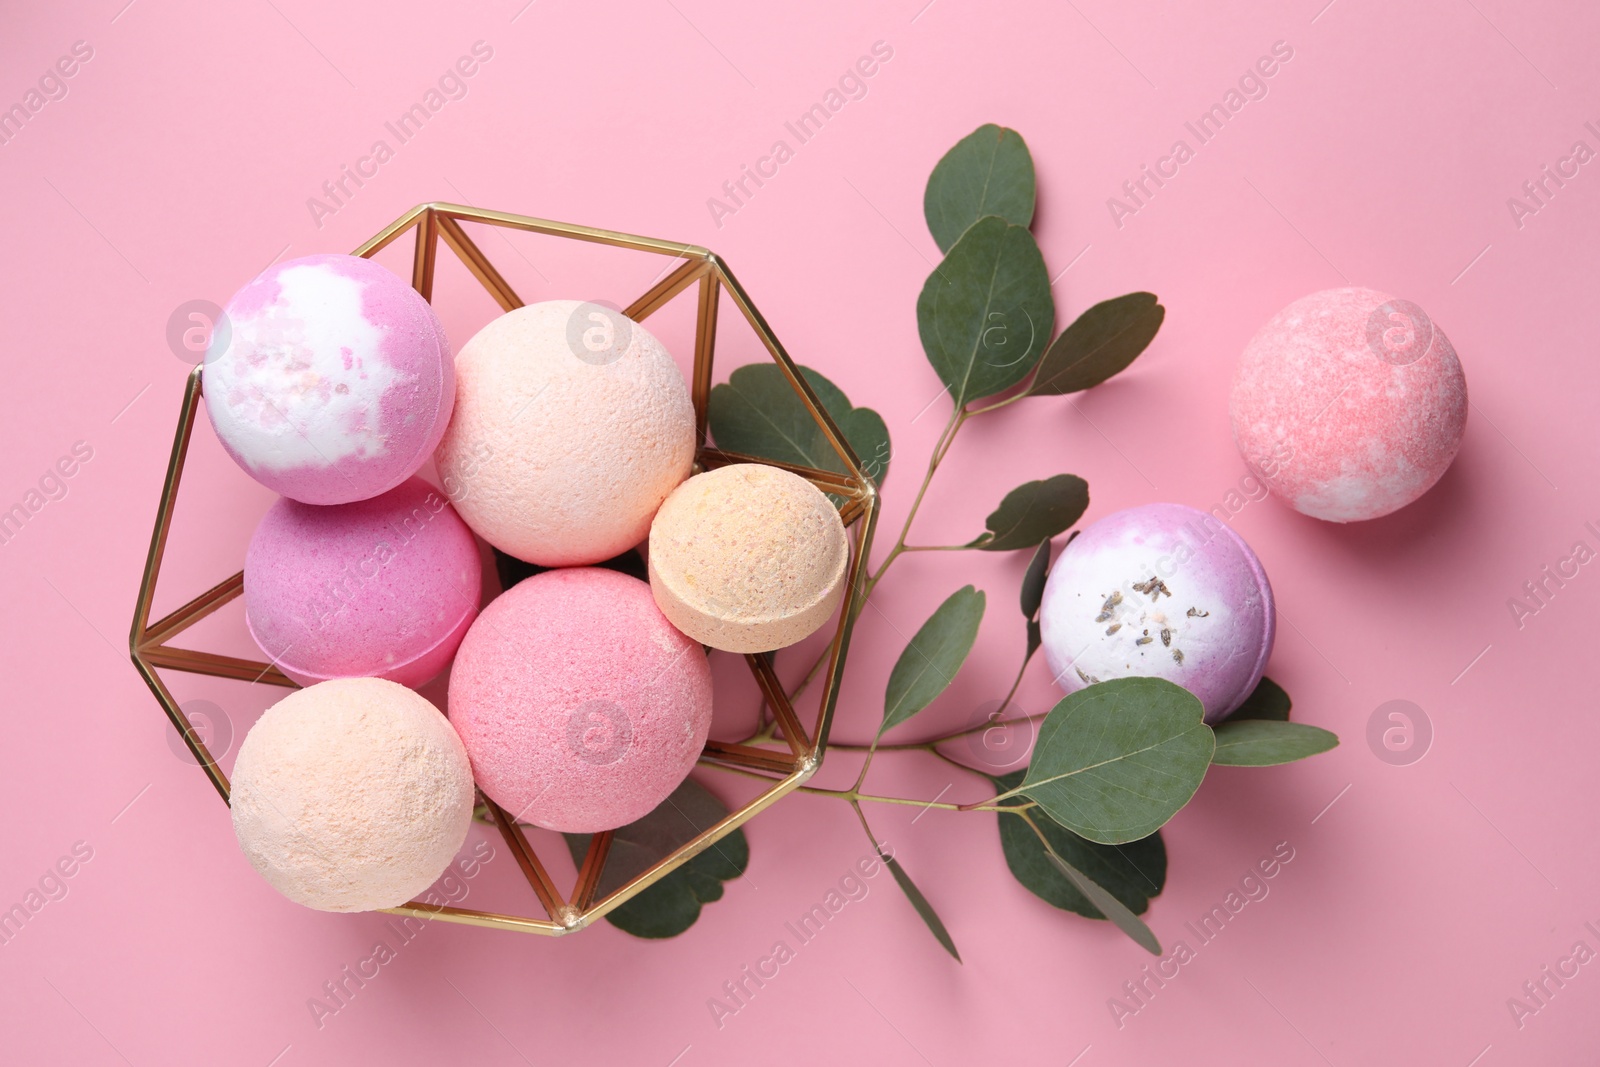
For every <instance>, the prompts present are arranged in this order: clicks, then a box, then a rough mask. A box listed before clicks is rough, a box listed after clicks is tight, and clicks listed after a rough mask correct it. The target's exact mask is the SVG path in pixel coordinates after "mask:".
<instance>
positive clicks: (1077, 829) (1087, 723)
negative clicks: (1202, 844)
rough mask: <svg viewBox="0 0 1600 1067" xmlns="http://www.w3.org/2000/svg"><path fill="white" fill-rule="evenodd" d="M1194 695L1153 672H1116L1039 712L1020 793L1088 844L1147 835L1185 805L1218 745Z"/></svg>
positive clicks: (1124, 840)
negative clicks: (1126, 674)
mask: <svg viewBox="0 0 1600 1067" xmlns="http://www.w3.org/2000/svg"><path fill="white" fill-rule="evenodd" d="M1204 713H1205V712H1204V708H1203V707H1202V706H1201V704H1200V701H1199V700H1198V699H1197V698H1196V697H1195V696H1194V695H1193V694H1192V693H1190V692H1189V691H1188V690H1186V689H1184V688H1183V687H1182V686H1178V685H1174V684H1173V683H1171V682H1168V681H1165V680H1164V679H1160V678H1114V679H1111V680H1109V681H1104V682H1098V683H1096V684H1094V685H1091V686H1089V687H1088V688H1086V689H1080V690H1079V691H1078V692H1076V693H1073V694H1071V695H1070V696H1068V697H1066V698H1064V699H1063V700H1062V701H1061V702H1060V703H1058V704H1057V705H1056V706H1055V707H1054V708H1052V709H1051V711H1050V713H1049V714H1048V715H1046V716H1045V719H1044V722H1043V723H1042V724H1040V727H1039V738H1038V740H1037V741H1036V742H1035V744H1034V750H1033V761H1032V763H1031V764H1030V765H1029V767H1028V773H1027V776H1026V778H1024V780H1023V792H1025V793H1026V794H1027V796H1028V797H1030V798H1031V799H1033V800H1035V801H1037V802H1038V803H1039V806H1040V807H1042V808H1043V809H1044V810H1045V812H1046V814H1048V815H1049V816H1050V817H1051V818H1052V819H1054V820H1055V821H1056V822H1058V823H1060V824H1061V825H1062V826H1065V827H1066V828H1067V829H1069V830H1072V831H1073V832H1074V833H1077V834H1079V835H1081V836H1083V837H1086V838H1088V839H1089V840H1091V841H1098V842H1100V843H1101V844H1106V845H1118V844H1122V843H1124V842H1127V841H1136V840H1138V839H1139V838H1141V837H1148V836H1149V835H1151V834H1153V833H1155V832H1156V831H1157V830H1158V829H1160V828H1161V827H1162V826H1164V825H1165V824H1166V822H1167V820H1168V819H1171V818H1172V816H1173V815H1175V814H1177V812H1178V810H1179V809H1180V808H1182V807H1183V806H1184V805H1185V804H1187V803H1188V802H1189V798H1191V797H1192V796H1194V792H1195V790H1196V789H1198V788H1200V782H1201V780H1202V779H1204V778H1205V774H1206V768H1207V767H1209V766H1210V765H1211V754H1212V752H1213V750H1214V749H1215V747H1216V746H1215V741H1214V739H1213V738H1212V735H1211V728H1210V727H1208V726H1207V725H1206V724H1205V721H1204Z"/></svg>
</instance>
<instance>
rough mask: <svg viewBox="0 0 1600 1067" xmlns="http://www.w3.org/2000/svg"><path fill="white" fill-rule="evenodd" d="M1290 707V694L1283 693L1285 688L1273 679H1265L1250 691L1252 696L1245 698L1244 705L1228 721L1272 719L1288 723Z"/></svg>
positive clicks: (1235, 710)
mask: <svg viewBox="0 0 1600 1067" xmlns="http://www.w3.org/2000/svg"><path fill="white" fill-rule="evenodd" d="M1289 706H1290V705H1289V694H1288V693H1285V692H1284V691H1283V687H1282V686H1280V685H1279V684H1278V683H1277V682H1274V681H1273V680H1272V679H1271V678H1267V677H1263V678H1262V679H1261V681H1259V682H1257V683H1256V687H1255V688H1254V689H1252V690H1251V691H1250V695H1249V696H1247V697H1245V698H1244V703H1243V704H1240V705H1239V706H1238V708H1236V709H1234V712H1233V714H1231V715H1229V716H1228V718H1227V721H1228V722H1240V721H1243V720H1245V719H1271V720H1273V721H1275V722H1288V721H1289Z"/></svg>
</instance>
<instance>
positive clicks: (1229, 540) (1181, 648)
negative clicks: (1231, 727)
mask: <svg viewBox="0 0 1600 1067" xmlns="http://www.w3.org/2000/svg"><path fill="white" fill-rule="evenodd" d="M1039 628H1040V633H1041V636H1042V637H1043V639H1044V654H1045V659H1046V661H1047V662H1048V663H1049V664H1050V672H1051V674H1052V675H1053V676H1054V677H1055V680H1056V684H1057V685H1059V686H1060V687H1061V688H1062V689H1063V690H1065V691H1066V692H1068V693H1074V692H1077V691H1078V690H1079V689H1083V688H1084V687H1086V686H1090V685H1093V684H1094V683H1096V682H1103V681H1106V680H1107V679H1109V678H1126V677H1132V676H1137V677H1147V678H1165V679H1167V680H1168V681H1170V682H1175V683H1177V684H1178V685H1181V686H1183V687H1184V688H1185V689H1187V690H1189V692H1191V693H1193V694H1194V695H1195V696H1197V697H1199V698H1200V702H1201V704H1203V705H1204V706H1205V712H1206V721H1207V722H1216V721H1218V720H1219V719H1221V718H1223V717H1224V716H1225V715H1227V714H1228V713H1229V712H1231V711H1233V710H1234V709H1235V708H1237V707H1238V706H1239V705H1240V704H1242V703H1243V702H1244V699H1245V697H1247V696H1249V695H1250V693H1251V691H1252V690H1253V689H1255V687H1256V683H1257V682H1259V681H1260V680H1261V674H1262V672H1263V671H1264V670H1266V666H1267V657H1268V656H1270V655H1271V654H1272V640H1273V635H1274V633H1275V632H1276V629H1277V618H1276V614H1275V610H1274V606H1273V600H1272V586H1271V585H1270V584H1269V583H1268V582H1267V573H1266V571H1265V570H1263V569H1262V567H1261V561H1260V560H1259V559H1257V558H1256V554H1255V553H1254V552H1252V551H1251V550H1250V546H1249V545H1247V544H1245V543H1244V540H1243V539H1242V538H1241V537H1240V536H1239V535H1238V534H1236V533H1234V532H1233V530H1232V529H1231V528H1230V527H1228V526H1227V525H1226V524H1224V523H1222V522H1219V521H1218V520H1217V519H1216V518H1215V517H1214V516H1212V515H1209V514H1207V513H1206V512H1203V511H1197V510H1195V509H1194V508H1191V507H1185V506H1184V505H1182V504H1146V505H1144V506H1142V507H1137V508H1128V509H1127V510H1126V511H1119V512H1116V513H1114V514H1112V515H1108V516H1106V517H1105V518H1103V519H1101V520H1100V521H1099V522H1096V523H1094V524H1093V525H1092V526H1089V527H1088V528H1087V529H1085V530H1084V531H1083V533H1082V534H1081V535H1079V536H1078V537H1075V538H1073V540H1072V541H1071V543H1070V544H1068V545H1067V547H1066V548H1064V549H1062V550H1061V556H1060V558H1059V559H1057V560H1056V562H1055V566H1053V567H1052V568H1051V569H1050V577H1049V578H1048V579H1046V580H1045V587H1044V600H1043V603H1042V604H1041V606H1040V609H1039Z"/></svg>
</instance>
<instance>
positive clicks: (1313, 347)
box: [1229, 289, 1467, 522]
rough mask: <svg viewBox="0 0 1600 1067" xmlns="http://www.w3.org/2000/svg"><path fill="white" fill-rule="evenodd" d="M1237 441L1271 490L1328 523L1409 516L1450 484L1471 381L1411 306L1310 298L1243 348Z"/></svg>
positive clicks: (1383, 296) (1341, 295)
mask: <svg viewBox="0 0 1600 1067" xmlns="http://www.w3.org/2000/svg"><path fill="white" fill-rule="evenodd" d="M1229 414H1230V416H1231V419H1232V422H1233V440H1234V443H1235V444H1236V445H1238V447H1239V452H1240V454H1241V455H1243V456H1244V460H1245V462H1246V463H1247V464H1248V465H1249V466H1250V467H1251V469H1252V470H1254V471H1255V472H1256V473H1257V474H1258V475H1259V476H1260V477H1261V480H1262V481H1263V482H1265V483H1266V484H1267V487H1268V488H1269V489H1271V490H1272V492H1273V493H1274V494H1275V495H1276V496H1278V497H1280V498H1282V499H1283V500H1284V501H1285V502H1287V503H1288V504H1289V506H1290V507H1292V508H1294V509H1295V510H1296V511H1298V512H1300V513H1302V514H1305V515H1310V516H1312V517H1313V518H1318V519H1327V520H1329V521H1331V522H1355V521H1358V520H1362V519H1375V518H1378V517H1379V516H1382V515H1387V514H1389V513H1390V512H1392V511H1396V510H1398V509H1400V508H1403V507H1405V506H1406V505H1407V504H1409V503H1411V502H1412V501H1413V500H1415V499H1417V498H1418V497H1419V496H1421V495H1422V494H1423V493H1425V492H1427V491H1428V489H1429V488H1430V487H1432V485H1433V484H1434V483H1435V482H1437V481H1438V480H1439V479H1440V477H1442V476H1443V474H1444V472H1445V470H1446V469H1448V468H1449V466H1450V462H1451V461H1452V460H1453V459H1455V456H1456V452H1457V451H1458V450H1459V449H1460V447H1461V437H1462V434H1463V433H1464V432H1465V430H1466V425H1467V380H1466V376H1465V375H1464V374H1463V373H1462V370H1461V361H1460V360H1459V359H1457V358H1456V351H1455V349H1454V348H1452V347H1451V345H1450V340H1449V338H1447V337H1445V335H1444V331H1443V330H1441V329H1439V326H1438V324H1437V323H1435V322H1434V321H1433V320H1432V319H1430V318H1429V317H1428V314H1427V312H1425V311H1423V310H1422V309H1421V308H1420V307H1418V306H1417V305H1416V304H1414V303H1412V302H1411V301H1409V300H1402V299H1400V298H1398V297H1393V296H1390V295H1388V294H1387V293H1380V292H1375V291H1374V290H1371V289H1329V290H1326V291H1324V292H1320V293H1312V294H1311V295H1310V296H1307V297H1303V298H1301V299H1299V300H1296V301H1295V302H1294V303H1292V304H1290V305H1289V306H1288V307H1286V308H1284V309H1283V310H1282V311H1280V312H1278V313H1277V314H1276V315H1274V316H1273V317H1272V319H1271V321H1269V322H1268V323H1267V324H1266V325H1265V326H1263V327H1262V328H1261V330H1260V331H1259V332H1258V333H1257V334H1256V335H1255V337H1254V338H1253V339H1252V340H1251V341H1250V343H1249V345H1247V346H1246V347H1245V350H1244V355H1243V356H1242V357H1241V358H1240V360H1239V368H1238V371H1237V373H1236V374H1235V375H1234V379H1233V393H1232V398H1231V400H1230V402H1229Z"/></svg>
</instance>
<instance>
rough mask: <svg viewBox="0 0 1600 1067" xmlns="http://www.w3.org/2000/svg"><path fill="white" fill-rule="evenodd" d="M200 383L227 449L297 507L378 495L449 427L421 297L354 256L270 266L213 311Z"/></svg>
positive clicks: (437, 353) (444, 350)
mask: <svg viewBox="0 0 1600 1067" xmlns="http://www.w3.org/2000/svg"><path fill="white" fill-rule="evenodd" d="M224 311H225V312H226V316H227V324H228V325H227V328H226V329H223V328H221V327H220V326H219V327H218V328H217V329H216V330H215V331H214V334H213V338H212V342H211V347H210V348H209V349H208V350H207V351H206V361H205V370H204V371H202V372H201V373H202V378H201V382H202V386H203V389H204V393H205V401H206V412H207V414H209V415H210V416H211V425H212V426H213V427H215V428H216V431H217V437H218V438H220V439H221V441H222V446H223V447H224V448H226V449H227V450H228V454H229V455H231V456H233V458H234V459H235V460H236V461H238V463H239V466H241V467H243V468H244V469H245V470H246V471H248V472H249V473H250V475H251V476H252V477H254V478H255V479H256V480H257V481H258V482H260V483H261V484H262V485H265V486H266V487H267V488H269V489H271V490H273V491H274V492H278V493H282V494H283V495H284V496H286V497H289V498H290V499H293V500H299V501H303V502H304V503H307V504H345V503H348V502H350V501H352V500H366V499H368V498H369V497H374V496H377V495H378V494H379V493H383V492H387V491H388V490H390V489H393V488H394V487H395V486H397V485H399V484H400V483H401V482H403V481H405V480H406V479H407V478H409V477H411V476H412V475H413V474H415V473H416V472H417V470H418V469H419V468H420V467H421V466H422V465H423V463H425V462H427V460H428V457H429V456H430V455H432V453H433V450H434V447H435V446H436V445H437V444H438V443H439V438H440V436H441V435H442V434H443V433H444V429H445V425H446V424H447V423H448V422H449V420H450V408H451V405H452V403H453V402H454V399H455V367H454V364H453V363H452V362H451V359H450V345H449V343H448V342H447V341H446V340H445V336H444V328H443V327H442V326H440V325H439V318H438V316H436V315H435V314H434V313H433V309H432V308H431V307H429V306H428V302H427V301H426V300H424V299H422V297H421V296H420V295H418V294H417V292H416V291H415V290H414V289H412V288H411V287H410V286H409V285H407V284H406V283H405V282H403V281H401V280H400V279H399V278H397V277H395V275H394V274H393V273H391V272H390V271H388V270H386V269H385V268H383V267H381V266H379V265H378V264H376V263H373V262H372V261H370V260H366V259H360V258H358V257H356V256H333V255H323V256H307V257H305V258H303V259H291V260H289V261H288V262H286V263H280V264H277V265H276V266H273V267H270V268H268V269H267V271H266V272H265V273H263V274H262V275H260V276H259V277H258V278H256V279H255V280H254V281H252V282H251V283H250V284H249V285H246V286H245V287H244V288H243V289H240V290H239V291H238V292H237V293H235V294H234V295H233V299H232V300H230V301H228V306H227V307H226V308H225V309H224Z"/></svg>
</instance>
